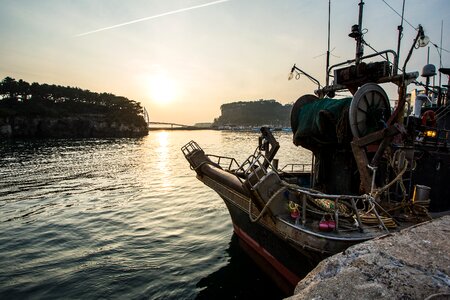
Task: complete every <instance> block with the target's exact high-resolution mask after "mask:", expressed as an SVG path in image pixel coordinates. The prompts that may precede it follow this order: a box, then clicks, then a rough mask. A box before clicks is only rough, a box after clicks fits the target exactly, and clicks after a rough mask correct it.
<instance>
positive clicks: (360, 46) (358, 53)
mask: <svg viewBox="0 0 450 300" xmlns="http://www.w3.org/2000/svg"><path fill="white" fill-rule="evenodd" d="M358 5H359V17H358V37H357V38H356V61H355V62H356V64H359V61H360V60H361V57H362V56H363V54H364V46H363V43H362V33H361V30H362V18H363V6H364V2H363V0H361V1H360V2H359V4H358Z"/></svg>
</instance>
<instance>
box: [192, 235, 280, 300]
mask: <svg viewBox="0 0 450 300" xmlns="http://www.w3.org/2000/svg"><path fill="white" fill-rule="evenodd" d="M226 252H227V254H228V256H229V259H228V264H227V265H226V266H224V267H222V268H220V269H219V270H217V271H215V272H214V273H211V274H210V275H208V276H207V277H204V278H202V279H201V280H200V281H199V282H198V283H197V285H196V286H197V288H200V289H202V290H201V291H200V292H199V293H198V294H197V297H196V299H283V298H284V297H286V295H285V294H284V293H283V291H281V290H280V289H279V288H278V287H277V286H276V285H275V283H274V282H273V281H272V280H271V279H270V278H269V277H268V276H267V275H266V274H265V273H263V272H262V271H261V270H260V268H259V267H258V266H257V265H256V264H255V263H254V262H253V261H252V259H251V258H250V257H249V256H248V255H247V253H246V252H245V251H244V250H243V249H242V248H241V246H240V244H239V239H238V237H237V236H236V234H233V236H232V237H231V240H230V243H229V247H228V249H227V250H226Z"/></svg>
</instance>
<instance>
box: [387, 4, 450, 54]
mask: <svg viewBox="0 0 450 300" xmlns="http://www.w3.org/2000/svg"><path fill="white" fill-rule="evenodd" d="M381 1H383V3H384V4H386V5H387V6H388V7H389V8H390V9H391V10H392V11H393V12H395V13H396V14H397V15H398V16H399V17H400V18H402V19H403V21H405V22H406V23H407V24H408V25H409V26H411V28H413V29H414V30H416V31H417V30H418V29H417V28H416V27H414V26H413V25H412V24H411V23H410V22H409V21H408V20H407V19H406V18H404V17H402V15H401V14H400V13H399V12H398V11H396V10H395V9H394V8H393V7H392V6H391V5H389V3H387V2H386V0H381ZM430 43H431V44H432V45H433V46H434V47H436V48H437V49H440V50H441V51H445V52H447V53H450V51H449V50H447V49H444V48H441V47H439V46H438V45H436V44H435V43H433V42H432V41H430ZM438 53H439V51H438Z"/></svg>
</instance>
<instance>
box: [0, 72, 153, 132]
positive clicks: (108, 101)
mask: <svg viewBox="0 0 450 300" xmlns="http://www.w3.org/2000/svg"><path fill="white" fill-rule="evenodd" d="M89 114H97V115H98V114H101V115H104V116H105V117H107V119H108V120H111V121H114V120H118V121H124V122H125V123H131V124H135V125H145V120H144V117H143V108H142V106H141V105H140V103H139V102H136V101H134V100H130V99H128V98H126V97H122V96H116V95H113V94H110V93H95V92H91V91H89V90H82V89H80V88H77V87H69V86H67V87H64V86H60V85H54V84H52V85H49V84H45V83H44V84H39V83H36V82H33V83H32V84H31V85H30V84H29V83H28V82H25V81H23V80H22V79H20V80H19V81H16V80H15V79H14V78H11V77H5V78H4V79H3V81H1V82H0V116H6V117H8V116H14V115H22V116H41V117H57V116H74V115H89Z"/></svg>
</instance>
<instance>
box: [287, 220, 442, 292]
mask: <svg viewBox="0 0 450 300" xmlns="http://www.w3.org/2000/svg"><path fill="white" fill-rule="evenodd" d="M288 299H290V300H300V299H435V300H437V299H450V216H443V217H440V218H438V219H434V220H433V221H430V222H426V223H423V224H420V225H417V226H415V227H412V228H408V229H405V230H403V231H401V232H398V233H395V234H392V235H389V236H386V237H383V238H379V239H375V240H371V241H368V242H365V243H362V244H358V245H355V246H353V247H350V248H348V249H347V250H346V251H345V252H343V253H340V254H337V255H334V256H332V257H329V258H327V259H326V260H324V261H322V262H321V263H320V264H319V265H318V266H317V267H316V268H315V269H314V270H313V271H311V273H309V274H308V276H307V277H305V278H304V279H303V280H302V281H300V282H299V284H298V285H297V288H296V289H295V293H294V295H293V296H292V297H289V298H288Z"/></svg>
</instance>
